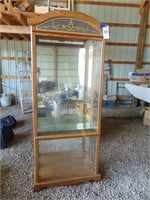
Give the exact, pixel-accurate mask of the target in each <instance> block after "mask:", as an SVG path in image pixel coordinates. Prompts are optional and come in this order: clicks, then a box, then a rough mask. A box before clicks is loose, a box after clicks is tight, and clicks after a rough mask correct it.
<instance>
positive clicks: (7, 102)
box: [0, 94, 11, 107]
mask: <svg viewBox="0 0 150 200" xmlns="http://www.w3.org/2000/svg"><path fill="white" fill-rule="evenodd" d="M0 102H1V106H2V107H7V106H10V105H11V97H10V96H8V95H7V94H2V97H1V98H0Z"/></svg>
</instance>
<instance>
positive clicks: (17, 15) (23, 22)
mask: <svg viewBox="0 0 150 200" xmlns="http://www.w3.org/2000/svg"><path fill="white" fill-rule="evenodd" d="M14 17H15V18H16V19H17V20H18V22H19V23H20V24H21V25H23V26H27V20H26V18H25V17H24V16H23V15H22V14H20V13H15V14H14Z"/></svg>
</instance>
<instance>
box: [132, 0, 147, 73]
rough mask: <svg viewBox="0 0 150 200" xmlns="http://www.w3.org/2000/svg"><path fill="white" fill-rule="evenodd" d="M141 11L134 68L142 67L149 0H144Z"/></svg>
mask: <svg viewBox="0 0 150 200" xmlns="http://www.w3.org/2000/svg"><path fill="white" fill-rule="evenodd" d="M145 2H146V3H145V4H144V9H143V12H142V13H141V21H140V28H139V38H138V46H137V54H136V66H135V68H136V69H140V68H142V62H143V53H144V45H145V38H146V25H147V22H148V13H149V1H147V0H146V1H145Z"/></svg>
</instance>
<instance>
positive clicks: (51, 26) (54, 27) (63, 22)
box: [28, 11, 102, 40]
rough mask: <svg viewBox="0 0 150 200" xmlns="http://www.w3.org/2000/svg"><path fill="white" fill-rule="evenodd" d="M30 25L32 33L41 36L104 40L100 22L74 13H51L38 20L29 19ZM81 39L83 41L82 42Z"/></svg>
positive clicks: (41, 16)
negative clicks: (69, 36)
mask: <svg viewBox="0 0 150 200" xmlns="http://www.w3.org/2000/svg"><path fill="white" fill-rule="evenodd" d="M28 23H29V24H30V25H31V26H32V27H33V28H32V31H33V32H36V33H37V34H39V35H42V34H43V36H44V35H47V36H48V33H50V34H52V35H51V36H52V37H59V38H61V37H65V35H66V37H67V36H68V34H70V35H71V37H72V38H74V39H75V37H77V38H78V37H80V35H81V37H82V39H83V40H84V39H85V38H86V37H87V39H92V38H95V39H98V40H99V39H102V30H101V29H100V22H99V21H97V20H96V19H95V18H93V17H91V16H88V15H85V14H83V13H79V12H74V11H51V12H49V13H46V14H43V15H40V16H39V17H37V18H32V19H31V18H29V19H28ZM62 33H63V34H62ZM82 39H81V40H82Z"/></svg>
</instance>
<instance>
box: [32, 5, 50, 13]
mask: <svg viewBox="0 0 150 200" xmlns="http://www.w3.org/2000/svg"><path fill="white" fill-rule="evenodd" d="M34 12H35V13H47V12H49V7H48V5H43V6H42V5H41V6H40V5H36V4H35V6H34Z"/></svg>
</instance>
